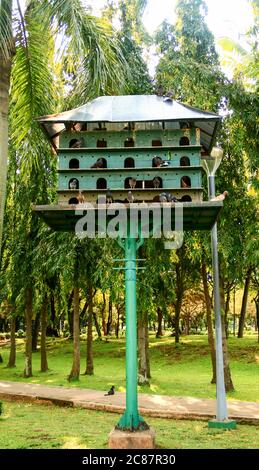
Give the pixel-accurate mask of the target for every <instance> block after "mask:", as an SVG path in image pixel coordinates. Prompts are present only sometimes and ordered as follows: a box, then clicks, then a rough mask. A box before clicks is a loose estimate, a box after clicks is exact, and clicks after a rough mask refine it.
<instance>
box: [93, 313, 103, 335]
mask: <svg viewBox="0 0 259 470" xmlns="http://www.w3.org/2000/svg"><path fill="white" fill-rule="evenodd" d="M93 319H94V326H95V329H96V332H97V335H98V339H102V332H101V328H100V326H99V323H98V319H97V315H96V313H95V312H93Z"/></svg>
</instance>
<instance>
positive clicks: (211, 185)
mask: <svg viewBox="0 0 259 470" xmlns="http://www.w3.org/2000/svg"><path fill="white" fill-rule="evenodd" d="M222 157H223V150H222V149H221V148H220V147H213V149H212V151H211V154H210V156H207V157H204V158H203V159H202V166H203V169H204V170H205V172H206V174H207V177H208V192H209V199H212V198H213V197H215V174H216V171H217V169H218V167H219V165H220V163H221V160H222ZM211 246H212V265H213V285H214V289H213V294H214V312H215V336H216V374H217V379H216V390H217V392H216V395H217V400H216V402H217V410H216V420H212V421H210V422H209V427H217V428H222V427H224V428H235V427H236V422H235V421H232V420H231V421H230V420H228V411H227V400H226V390H225V380H224V363H223V347H222V329H221V307H220V291H219V263H218V235H217V222H215V224H214V226H213V228H212V230H211Z"/></svg>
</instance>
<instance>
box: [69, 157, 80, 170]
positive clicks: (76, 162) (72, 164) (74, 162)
mask: <svg viewBox="0 0 259 470" xmlns="http://www.w3.org/2000/svg"><path fill="white" fill-rule="evenodd" d="M69 168H79V160H78V159H77V158H71V160H70V161H69Z"/></svg>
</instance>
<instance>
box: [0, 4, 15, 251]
mask: <svg viewBox="0 0 259 470" xmlns="http://www.w3.org/2000/svg"><path fill="white" fill-rule="evenodd" d="M9 3H10V5H9V12H7V13H9V14H10V21H11V15H12V2H11V1H10V2H9ZM7 29H8V28H7ZM7 29H6V31H5V34H6V35H8V31H7ZM9 33H10V34H11V31H9ZM11 67H12V57H9V58H8V59H6V58H4V56H3V53H2V51H1V49H0V70H1V73H0V142H1V151H0V168H1V170H0V257H1V247H2V234H3V220H4V208H5V194H6V181H7V160H8V104H9V88H10V76H11Z"/></svg>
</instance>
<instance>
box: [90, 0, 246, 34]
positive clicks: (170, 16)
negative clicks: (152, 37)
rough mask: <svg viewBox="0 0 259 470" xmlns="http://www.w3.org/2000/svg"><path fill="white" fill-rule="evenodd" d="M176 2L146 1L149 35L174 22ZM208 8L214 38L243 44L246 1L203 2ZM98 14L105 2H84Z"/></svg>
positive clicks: (214, 0)
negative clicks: (158, 28)
mask: <svg viewBox="0 0 259 470" xmlns="http://www.w3.org/2000/svg"><path fill="white" fill-rule="evenodd" d="M176 1H177V0H148V5H147V8H146V11H145V13H144V16H143V22H144V25H145V27H146V29H147V30H148V32H149V33H152V32H154V30H155V29H156V28H157V27H158V26H159V24H160V23H162V21H163V20H164V19H167V20H168V21H170V22H174V19H175V13H174V8H175V5H176ZM205 1H206V3H207V6H208V16H207V23H208V26H209V28H210V29H211V31H212V32H213V33H214V35H215V37H216V38H220V37H222V36H229V37H231V38H232V39H235V40H239V41H240V42H241V43H243V40H242V39H243V36H242V35H244V34H245V33H246V31H247V30H248V29H249V27H250V25H251V24H252V20H253V16H252V8H251V6H250V5H249V3H248V1H247V0H205ZM86 4H88V5H89V6H91V7H92V8H93V13H98V11H99V10H100V8H102V7H103V5H104V4H105V0H86Z"/></svg>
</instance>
